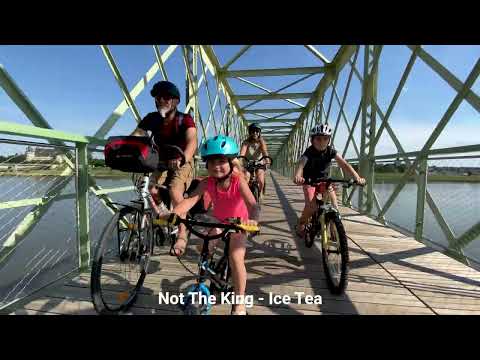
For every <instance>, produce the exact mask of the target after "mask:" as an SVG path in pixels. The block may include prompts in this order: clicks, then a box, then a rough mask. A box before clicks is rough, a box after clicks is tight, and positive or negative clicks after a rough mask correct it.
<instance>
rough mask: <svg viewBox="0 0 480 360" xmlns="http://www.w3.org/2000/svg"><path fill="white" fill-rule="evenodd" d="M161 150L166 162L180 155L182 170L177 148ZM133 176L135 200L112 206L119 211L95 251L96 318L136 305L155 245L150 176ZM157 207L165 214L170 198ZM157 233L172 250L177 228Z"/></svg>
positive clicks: (92, 286) (92, 288)
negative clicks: (172, 152) (160, 234)
mask: <svg viewBox="0 0 480 360" xmlns="http://www.w3.org/2000/svg"><path fill="white" fill-rule="evenodd" d="M162 148H163V149H164V150H165V153H167V158H174V156H170V155H168V153H171V151H172V150H173V151H174V152H176V153H177V154H178V155H180V157H181V166H182V165H183V164H185V155H184V153H183V151H182V150H181V149H180V148H178V147H177V146H173V145H162ZM159 169H160V170H166V169H167V167H166V163H165V162H161V163H160V164H159ZM136 176H137V175H136V174H133V176H132V179H133V182H134V188H135V190H136V192H137V194H138V198H137V199H136V200H131V201H130V203H129V204H121V203H113V204H115V205H118V206H120V207H121V208H120V210H119V211H118V212H117V213H116V214H114V215H113V216H112V218H111V219H110V221H109V222H108V223H107V224H106V226H105V228H104V229H103V231H102V235H101V237H100V240H99V242H98V244H97V247H96V249H95V254H94V257H93V261H92V270H91V277H90V293H91V298H92V302H93V304H94V307H95V310H96V311H97V312H98V313H99V314H119V313H120V312H123V311H125V310H127V309H128V308H129V307H130V306H131V305H132V304H133V303H134V302H135V300H136V298H137V295H138V293H139V291H140V289H141V287H142V285H143V283H144V281H145V277H146V276H147V274H148V267H149V264H150V257H151V256H152V255H153V249H154V246H155V242H157V239H156V236H154V229H155V228H154V225H160V224H155V222H154V216H153V208H152V207H153V206H155V204H154V201H153V199H152V196H151V194H150V191H149V181H150V176H149V173H148V172H145V173H143V175H142V176H141V177H136ZM167 195H168V191H167ZM165 196H166V195H165ZM164 200H165V201H166V202H165V203H164V202H163V201H164ZM159 206H160V208H161V209H163V210H164V211H165V212H167V211H168V210H169V209H170V207H171V206H170V201H169V197H168V199H164V198H163V199H160V203H159ZM160 226H163V225H160ZM160 229H161V230H162V234H163V239H164V240H165V239H169V240H170V247H171V248H172V247H173V245H174V244H175V241H176V234H177V232H178V228H175V227H174V226H172V225H167V226H166V228H160ZM156 230H157V231H158V228H157V229H156ZM163 231H165V232H163ZM157 245H159V244H157Z"/></svg>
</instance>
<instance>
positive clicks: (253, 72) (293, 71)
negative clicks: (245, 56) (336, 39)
mask: <svg viewBox="0 0 480 360" xmlns="http://www.w3.org/2000/svg"><path fill="white" fill-rule="evenodd" d="M323 72H325V67H323V66H321V67H318V66H315V67H303V68H283V69H249V70H220V74H221V76H222V77H226V78H232V77H239V76H245V77H261V76H286V75H305V74H321V73H323Z"/></svg>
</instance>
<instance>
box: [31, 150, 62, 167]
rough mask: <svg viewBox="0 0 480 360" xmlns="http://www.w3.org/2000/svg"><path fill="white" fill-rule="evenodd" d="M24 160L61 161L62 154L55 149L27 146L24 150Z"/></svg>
mask: <svg viewBox="0 0 480 360" xmlns="http://www.w3.org/2000/svg"><path fill="white" fill-rule="evenodd" d="M25 161H26V162H37V161H42V162H55V163H59V164H61V163H63V162H64V159H63V156H62V154H61V153H60V152H59V151H58V150H55V149H42V148H38V147H37V148H34V147H31V146H27V149H26V151H25Z"/></svg>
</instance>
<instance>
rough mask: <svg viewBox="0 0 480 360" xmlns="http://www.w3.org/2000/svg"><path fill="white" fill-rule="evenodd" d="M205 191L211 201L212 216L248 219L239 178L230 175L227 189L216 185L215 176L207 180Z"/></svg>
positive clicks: (223, 218) (221, 219) (222, 218)
mask: <svg viewBox="0 0 480 360" xmlns="http://www.w3.org/2000/svg"><path fill="white" fill-rule="evenodd" d="M207 192H208V194H209V195H210V198H211V199H212V202H213V216H214V217H215V218H216V219H218V220H220V221H224V220H225V219H226V218H230V217H239V218H241V219H242V221H247V220H248V209H247V205H246V204H245V201H243V197H242V194H241V193H240V179H239V178H238V176H235V175H232V176H231V178H230V185H229V187H228V189H227V190H221V189H219V188H218V187H217V185H216V181H215V178H213V177H209V178H208V180H207Z"/></svg>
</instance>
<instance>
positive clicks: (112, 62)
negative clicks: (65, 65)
mask: <svg viewBox="0 0 480 360" xmlns="http://www.w3.org/2000/svg"><path fill="white" fill-rule="evenodd" d="M100 47H101V49H102V51H103V54H104V55H105V58H106V59H107V62H108V65H109V66H110V69H111V70H112V72H113V76H114V77H115V80H117V83H118V85H119V86H120V89H121V90H122V93H123V96H124V97H125V101H126V102H127V104H128V107H129V108H130V110H131V111H132V114H133V117H134V118H135V120H136V121H137V123H139V122H140V121H142V117H141V116H140V113H139V112H138V109H137V107H136V106H135V103H134V102H133V99H132V98H131V96H130V92H129V91H128V88H127V84H126V83H125V81H124V80H123V77H122V75H121V74H120V70H119V69H118V66H117V64H116V63H115V60H114V58H113V55H112V53H111V51H110V49H109V48H108V46H107V45H100Z"/></svg>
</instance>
